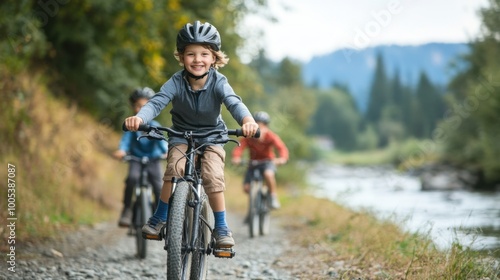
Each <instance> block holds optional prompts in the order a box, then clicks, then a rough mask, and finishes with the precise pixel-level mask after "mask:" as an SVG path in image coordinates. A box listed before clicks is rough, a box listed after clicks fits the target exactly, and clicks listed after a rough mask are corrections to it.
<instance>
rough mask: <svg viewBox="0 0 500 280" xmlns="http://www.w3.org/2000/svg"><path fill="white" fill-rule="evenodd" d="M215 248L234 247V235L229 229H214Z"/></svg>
mask: <svg viewBox="0 0 500 280" xmlns="http://www.w3.org/2000/svg"><path fill="white" fill-rule="evenodd" d="M212 236H213V237H214V238H215V248H231V247H233V246H234V239H233V233H232V232H231V230H229V228H227V227H221V228H216V229H214V231H213V233H212Z"/></svg>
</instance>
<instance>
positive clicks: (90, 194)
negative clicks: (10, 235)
mask: <svg viewBox="0 0 500 280" xmlns="http://www.w3.org/2000/svg"><path fill="white" fill-rule="evenodd" d="M3 74H5V76H7V78H6V79H4V80H3V81H2V83H1V84H0V88H1V90H2V92H3V93H5V98H4V100H2V102H1V103H0V104H1V105H0V116H1V119H2V120H3V121H2V122H0V132H1V133H0V134H1V135H2V136H0V137H1V139H0V140H1V142H2V144H1V146H0V154H1V155H2V161H3V164H4V166H5V168H1V169H0V176H1V177H2V178H7V177H6V175H7V174H6V172H7V170H6V169H7V168H6V165H7V163H10V164H13V165H15V166H16V217H17V218H18V220H17V224H18V227H16V239H17V241H19V242H23V241H25V240H27V239H30V240H37V239H42V238H46V237H52V236H54V234H56V233H58V232H60V231H63V230H64V229H65V228H68V227H70V228H71V227H74V226H76V225H79V224H92V223H94V222H97V221H102V220H106V219H109V218H110V217H112V216H115V215H117V208H118V207H119V204H120V200H121V197H122V190H123V178H124V176H125V166H124V165H123V164H120V163H119V162H116V161H114V160H112V158H111V157H110V156H109V154H110V152H111V151H112V150H113V149H114V148H115V147H116V146H117V143H118V141H119V135H118V134H117V133H116V132H113V131H112V130H111V129H109V128H108V127H107V125H105V124H101V123H98V122H96V121H95V120H93V119H92V118H91V117H90V116H88V115H86V114H85V112H82V111H80V110H79V108H78V105H77V104H68V103H67V102H65V100H60V99H58V98H56V97H54V96H53V95H52V93H51V92H50V91H49V90H48V89H47V88H46V87H45V86H44V84H45V81H43V75H42V74H33V73H21V74H18V75H16V76H9V75H8V74H6V73H3ZM0 193H1V194H0V195H1V196H2V201H5V199H6V197H7V195H6V188H3V187H2V188H1V191H0ZM2 205H3V204H2ZM2 208H4V206H2ZM3 210H5V209H3ZM0 213H1V214H0V216H1V217H2V220H3V219H4V218H6V211H1V212H0ZM0 234H1V235H3V236H5V235H6V230H5V229H4V228H0ZM3 236H2V237H3Z"/></svg>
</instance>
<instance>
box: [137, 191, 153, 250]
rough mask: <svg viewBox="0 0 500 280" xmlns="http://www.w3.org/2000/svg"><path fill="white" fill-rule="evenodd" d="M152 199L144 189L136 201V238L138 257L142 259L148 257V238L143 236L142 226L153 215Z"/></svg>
mask: <svg viewBox="0 0 500 280" xmlns="http://www.w3.org/2000/svg"><path fill="white" fill-rule="evenodd" d="M149 201H150V199H149V197H148V195H147V194H146V192H145V191H144V190H141V194H140V195H139V199H138V200H137V202H136V207H135V214H134V217H135V219H134V228H135V240H136V247H137V257H138V258H140V259H144V258H146V255H147V251H148V244H147V240H146V239H144V238H143V237H142V226H143V225H144V224H146V223H147V220H148V218H149V217H151V216H152V213H151V212H152V211H151V205H150V203H149Z"/></svg>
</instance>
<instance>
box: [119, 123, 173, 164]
mask: <svg viewBox="0 0 500 280" xmlns="http://www.w3.org/2000/svg"><path fill="white" fill-rule="evenodd" d="M149 124H150V125H152V126H160V124H159V123H158V122H157V121H151V122H150V123H149ZM142 133H144V132H140V131H135V132H132V131H127V132H125V133H124V134H123V136H122V139H121V141H120V147H119V149H120V150H122V151H125V152H126V153H127V154H129V155H133V156H136V157H149V158H159V157H161V156H162V155H163V154H165V153H167V150H168V145H167V142H166V141H163V140H149V139H147V138H141V140H139V141H137V137H139V136H140V135H141V134H142Z"/></svg>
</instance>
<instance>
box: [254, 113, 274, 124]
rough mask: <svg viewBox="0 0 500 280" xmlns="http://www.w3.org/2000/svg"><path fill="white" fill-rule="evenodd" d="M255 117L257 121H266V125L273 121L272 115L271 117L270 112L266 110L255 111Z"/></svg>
mask: <svg viewBox="0 0 500 280" xmlns="http://www.w3.org/2000/svg"><path fill="white" fill-rule="evenodd" d="M253 119H254V120H255V121H256V122H261V123H264V124H266V125H267V124H269V122H270V121H271V117H269V114H268V113H266V112H264V111H260V112H255V113H254V114H253Z"/></svg>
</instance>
